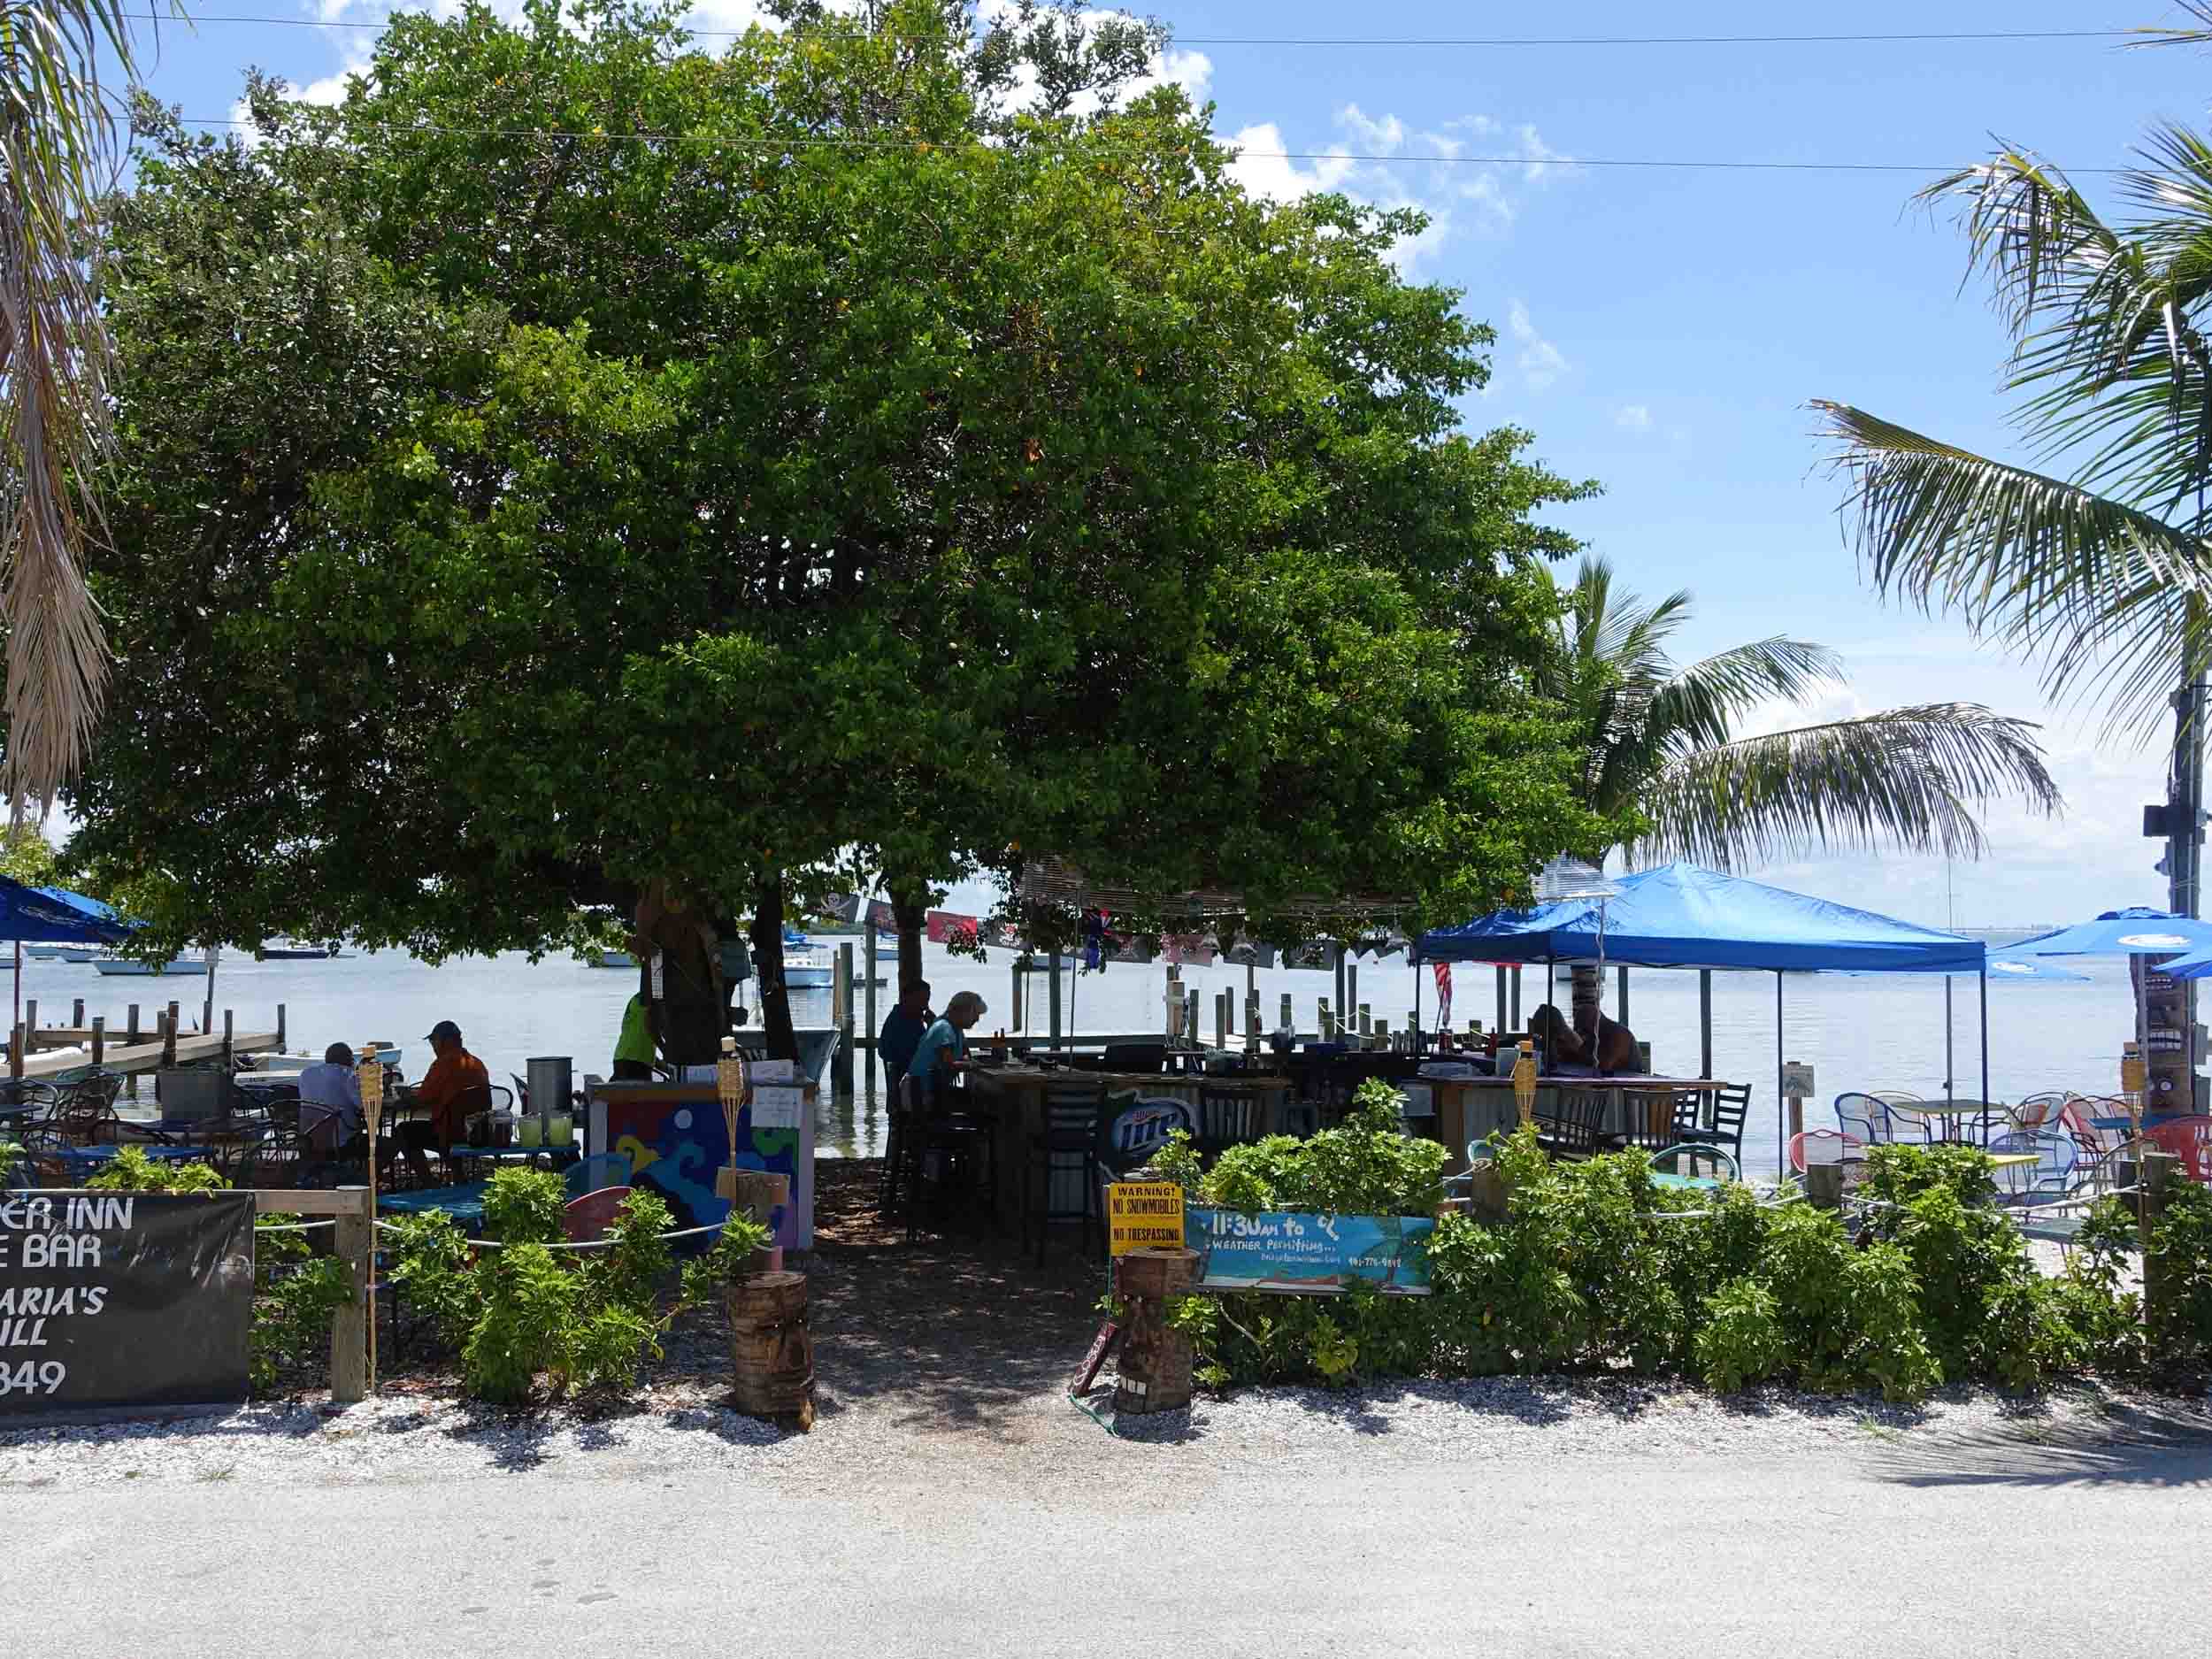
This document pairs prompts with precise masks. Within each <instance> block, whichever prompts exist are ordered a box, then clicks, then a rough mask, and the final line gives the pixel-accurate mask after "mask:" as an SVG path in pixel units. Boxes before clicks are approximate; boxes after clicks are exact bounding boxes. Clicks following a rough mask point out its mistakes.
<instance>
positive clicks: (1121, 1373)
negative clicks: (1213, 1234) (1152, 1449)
mask: <svg viewBox="0 0 2212 1659" xmlns="http://www.w3.org/2000/svg"><path fill="white" fill-rule="evenodd" d="M1197 1273H1198V1252H1197V1251H1195V1250H1175V1249H1167V1248H1161V1247H1157V1246H1155V1247H1151V1248H1144V1249H1137V1250H1132V1251H1131V1252H1130V1253H1129V1254H1128V1255H1126V1256H1123V1257H1122V1258H1121V1262H1120V1266H1119V1268H1118V1271H1117V1274H1116V1286H1117V1288H1118V1290H1119V1292H1120V1294H1121V1298H1122V1300H1123V1302H1125V1303H1126V1304H1127V1306H1128V1318H1127V1322H1126V1323H1125V1325H1123V1327H1122V1340H1121V1359H1120V1362H1119V1367H1118V1379H1117V1382H1116V1386H1115V1388H1114V1409H1115V1410H1117V1411H1128V1412H1144V1411H1172V1410H1174V1409H1177V1408H1179V1407H1181V1406H1187V1405H1188V1404H1190V1396H1191V1347H1190V1339H1189V1338H1188V1337H1187V1336H1184V1335H1182V1334H1181V1333H1179V1332H1176V1331H1171V1330H1170V1329H1169V1328H1168V1324H1167V1303H1168V1298H1170V1297H1171V1296H1183V1295H1187V1294H1189V1293H1190V1287H1191V1285H1192V1282H1193V1281H1194V1279H1196V1277H1197Z"/></svg>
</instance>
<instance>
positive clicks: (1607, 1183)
mask: <svg viewBox="0 0 2212 1659" xmlns="http://www.w3.org/2000/svg"><path fill="white" fill-rule="evenodd" d="M1494 1153H1495V1157H1496V1163H1497V1167H1498V1169H1499V1171H1500V1172H1501V1173H1502V1175H1503V1177H1504V1179H1505V1180H1506V1182H1507V1184H1508V1186H1509V1194H1510V1196H1509V1202H1508V1213H1507V1215H1506V1217H1505V1219H1504V1220H1503V1221H1502V1222H1499V1223H1495V1224H1488V1225H1486V1224H1485V1223H1484V1222H1481V1221H1477V1220H1473V1219H1471V1218H1469V1217H1465V1216H1462V1215H1451V1216H1447V1217H1443V1218H1442V1219H1441V1220H1440V1221H1439V1222H1438V1224H1437V1227H1436V1231H1435V1233H1434V1234H1433V1236H1432V1242H1431V1245H1430V1249H1429V1274H1430V1279H1431V1282H1432V1285H1433V1286H1434V1293H1433V1294H1431V1295H1429V1296H1425V1297H1408V1296H1384V1295H1381V1294H1377V1293H1374V1292H1370V1291H1365V1290H1361V1289H1353V1290H1350V1291H1348V1292H1347V1293H1346V1294H1342V1295H1339V1296H1333V1297H1301V1296H1274V1295H1259V1294H1235V1295H1225V1296H1220V1297H1211V1296H1194V1297H1191V1298H1188V1299H1187V1300H1185V1301H1183V1302H1179V1304H1178V1305H1177V1306H1176V1308H1175V1309H1174V1310H1173V1314H1172V1317H1173V1318H1174V1320H1175V1322H1176V1323H1177V1324H1178V1325H1180V1326H1181V1327H1182V1328H1183V1329H1185V1330H1186V1331H1187V1332H1188V1333H1190V1334H1191V1336H1192V1338H1193V1340H1194V1343H1195V1345H1196V1348H1197V1350H1198V1356H1199V1363H1200V1366H1201V1371H1200V1377H1201V1379H1202V1381H1204V1382H1206V1383H1208V1384H1210V1385H1211V1386H1226V1385H1230V1384H1233V1383H1240V1382H1267V1383H1284V1382H1301V1383H1322V1384H1328V1385H1336V1384H1342V1383H1348V1382H1351V1381H1354V1380H1360V1379H1375V1378H1381V1377H1479V1376H1491V1375H1495V1374H1499V1373H1502V1372H1524V1373H1534V1372H1562V1371H1566V1372H1573V1371H1583V1372H1592V1371H1621V1370H1625V1371H1629V1372H1631V1373H1633V1374H1636V1375H1640V1376H1649V1377H1688V1378H1694V1379H1699V1380H1701V1381H1703V1382H1704V1383H1706V1384H1708V1385H1709V1386H1712V1387H1714V1388H1717V1389H1721V1390H1724V1391H1726V1390H1734V1389H1739V1388H1743V1387H1747V1386H1751V1385H1753V1384H1755V1383H1759V1382H1763V1381H1766V1380H1769V1379H1781V1380H1786V1381H1790V1382H1793V1383H1796V1384H1797V1385H1799V1386H1804V1387H1809V1388H1816V1389H1838V1390H1847V1389H1861V1388H1878V1389H1880V1390H1881V1391H1882V1393H1883V1394H1884V1395H1885V1396H1886V1398H1888V1399H1891V1400H1897V1401H1911V1400H1917V1399H1920V1398H1922V1397H1923V1396H1924V1395H1925V1394H1927V1392H1928V1391H1929V1390H1930V1389H1931V1388H1933V1387H1935V1386H1938V1385H1939V1384H1941V1383H1944V1382H1947V1381H1954V1382H1955V1381H1962V1380H1967V1379H1974V1380H1981V1381H1987V1382H1993V1383H1998V1384H2001V1385H2002V1386H2007V1387H2012V1388H2026V1387H2032V1386H2037V1385H2039V1384H2040V1383H2042V1382H2044V1381H2046V1380H2047V1379H2052V1378H2055V1377H2060V1376H2070V1375H2077V1374H2080V1373H2083V1372H2088V1371H2095V1372H2099V1373H2102V1374H2106V1375H2117V1374H2128V1373H2137V1372H2142V1371H2158V1372H2163V1373H2177V1372H2193V1371H2201V1370H2204V1369H2206V1368H2208V1366H2212V1193H2207V1192H2206V1190H2205V1189H2203V1188H2201V1187H2187V1188H2185V1189H2184V1190H2182V1191H2180V1192H2177V1194H2174V1196H2173V1197H2172V1199H2171V1200H2170V1202H2169V1206H2168V1209H2167V1211H2166V1214H2165V1216H2164V1217H2163V1219H2162V1222H2161V1224H2160V1225H2159V1227H2158V1229H2157V1232H2156V1233H2155V1234H2154V1238H2153V1240H2152V1248H2153V1251H2154V1255H2155V1256H2156V1257H2157V1259H2158V1260H2159V1263H2160V1264H2161V1266H2162V1268H2163V1270H2164V1271H2165V1272H2166V1275H2167V1279H2168V1282H2169V1283H2170V1284H2171V1285H2173V1286H2174V1287H2175V1290H2174V1294H2173V1295H2172V1296H2170V1297H2169V1298H2168V1299H2166V1301H2165V1302H2164V1304H2163V1305H2162V1308H2161V1309H2160V1310H2158V1314H2157V1317H2155V1318H2154V1319H2153V1320H2152V1321H2151V1323H2150V1324H2149V1325H2146V1324H2145V1322H2144V1315H2143V1310H2142V1308H2141V1306H2140V1305H2139V1301H2138V1298H2137V1297H2136V1296H2135V1295H2134V1294H2132V1293H2123V1292H2122V1290H2121V1288H2120V1280H2121V1278H2122V1274H2123V1271H2124V1257H2125V1255H2126V1253H2127V1252H2128V1251H2129V1250H2131V1248H2134V1245H2135V1241H2136V1236H2137V1235H2136V1224H2135V1221H2134V1218H2133V1217H2131V1215H2129V1214H2128V1213H2127V1212H2126V1211H2125V1210H2124V1208H2123V1206H2122V1205H2121V1204H2120V1203H2119V1202H2117V1201H2113V1200H2107V1201H2105V1202H2103V1203H2101V1204H2100V1205H2099V1206H2097V1207H2096V1209H2095V1210H2093V1211H2092V1212H2091V1214H2090V1216H2089V1217H2088V1220H2087V1222H2086V1223H2085V1225H2084V1228H2083V1230H2082V1233H2081V1235H2080V1238H2079V1240H2078V1248H2076V1249H2075V1250H2074V1251H2073V1252H2072V1260H2071V1263H2070V1266H2069V1267H2068V1269H2067V1271H2065V1272H2064V1273H2063V1274H2062V1275H2061V1276H2060V1277H2058V1278H2055V1279H2053V1278H2047V1277H2045V1276H2044V1275H2043V1274H2042V1273H2040V1272H2039V1271H2037V1269H2036V1267H2035V1265H2034V1263H2032V1261H2031V1260H2030V1259H2029V1256H2028V1254H2027V1249H2026V1245H2025V1241H2024V1239H2023V1238H2022V1236H2021V1233H2020V1231H2019V1229H2018V1228H2017V1227H2016V1225H2014V1224H2013V1222H2012V1220H2011V1219H2010V1218H2009V1217H2008V1216H2006V1215H2005V1214H2004V1213H2003V1211H2001V1210H1999V1209H1997V1208H1996V1207H1995V1206H1994V1205H1993V1203H1991V1202H1989V1201H1990V1199H1991V1198H1992V1197H1993V1193H1994V1187H1993V1184H1992V1180H1991V1174H1990V1164H1989V1162H1988V1160H1987V1158H1986V1157H1985V1156H1983V1155H1982V1154H1981V1153H1979V1152H1978V1151H1975V1150H1973V1149H1972V1148H1934V1149H1929V1148H1914V1147H1876V1148H1870V1154H1869V1170H1868V1177H1867V1181H1866V1183H1865V1192H1866V1194H1867V1196H1869V1197H1871V1198H1873V1199H1876V1200H1878V1201H1879V1202H1878V1203H1877V1204H1876V1205H1874V1206H1872V1207H1870V1209H1869V1210H1867V1211H1866V1214H1867V1216H1868V1217H1869V1218H1868V1219H1867V1220H1865V1221H1864V1222H1863V1223H1860V1224H1858V1227H1859V1230H1858V1231H1857V1233H1849V1232H1847V1231H1846V1228H1845V1225H1844V1223H1843V1221H1842V1220H1841V1219H1840V1218H1839V1217H1838V1216H1836V1215H1835V1214H1834V1213H1833V1212H1831V1211H1827V1210H1817V1209H1815V1208H1813V1207H1812V1206H1811V1205H1809V1204H1806V1203H1802V1202H1792V1203H1785V1204H1773V1203H1769V1204H1764V1205H1763V1204H1762V1203H1761V1202H1760V1201H1759V1200H1758V1199H1757V1198H1756V1197H1755V1195H1754V1194H1752V1192H1751V1191H1750V1189H1748V1188H1747V1187H1740V1186H1734V1185H1729V1186H1724V1187H1722V1188H1721V1189H1720V1190H1719V1191H1717V1192H1715V1193H1710V1194H1699V1193H1691V1192H1685V1191H1683V1190H1681V1189H1679V1188H1674V1187H1661V1186H1658V1185H1656V1184H1655V1183H1654V1182H1653V1180H1652V1179H1651V1170H1650V1165H1649V1162H1648V1160H1647V1157H1646V1156H1645V1155H1644V1154H1642V1153H1640V1152H1624V1153H1620V1154H1617V1155H1613V1156H1604V1157H1598V1158H1592V1159H1590V1160H1588V1161H1587V1162H1584V1163H1576V1164H1566V1163H1554V1162H1553V1161H1552V1160H1551V1159H1549V1158H1548V1157H1547V1156H1545V1155H1544V1153H1543V1152H1542V1151H1541V1150H1540V1148H1538V1146H1537V1145H1536V1141H1535V1136H1534V1134H1533V1133H1532V1131H1529V1130H1522V1131H1520V1132H1519V1133H1516V1134H1514V1135H1511V1136H1506V1137H1500V1138H1498V1139H1496V1141H1494ZM1443 1157H1444V1149H1443V1148H1441V1147H1437V1146H1433V1145H1432V1144H1431V1143H1428V1142H1423V1141H1409V1140H1408V1139H1407V1138H1406V1137H1405V1136H1404V1134H1403V1133H1402V1129H1401V1125H1400V1123H1399V1118H1398V1114H1397V1110H1396V1107H1395V1102H1394V1097H1392V1096H1391V1095H1390V1094H1389V1091H1388V1090H1387V1089H1386V1088H1378V1089H1375V1090H1372V1091H1363V1095H1362V1097H1361V1099H1360V1101H1359V1102H1358V1104H1357V1110H1356V1111H1355V1113H1354V1114H1353V1116H1351V1117H1350V1118H1348V1119H1347V1120H1346V1122H1345V1124H1344V1125H1342V1126H1341V1127H1340V1128H1337V1129H1333V1130H1330V1131H1326V1132H1325V1133H1322V1134H1320V1135H1317V1136H1315V1137H1312V1138H1311V1139H1310V1140H1307V1141H1295V1140H1292V1139H1291V1138H1289V1137H1286V1136H1277V1137H1272V1138H1271V1139H1269V1140H1267V1141H1262V1142H1260V1143H1259V1144H1258V1145H1256V1146H1254V1147H1240V1148H1234V1149H1233V1150H1232V1151H1230V1152H1227V1153H1225V1154H1224V1155H1223V1156H1222V1157H1221V1158H1220V1160H1219V1162H1218V1163H1217V1164H1215V1166H1214V1167H1213V1168H1212V1169H1210V1170H1205V1171H1201V1170H1200V1168H1199V1167H1198V1163H1197V1160H1196V1158H1195V1157H1194V1156H1193V1155H1192V1153H1191V1150H1190V1148H1189V1147H1188V1145H1187V1143H1186V1142H1182V1141H1178V1142H1177V1143H1175V1144H1174V1145H1173V1146H1172V1147H1171V1149H1170V1150H1169V1152H1168V1153H1167V1154H1166V1156H1164V1158H1163V1159H1161V1160H1159V1162H1160V1164H1162V1165H1163V1166H1164V1172H1165V1173H1168V1174H1170V1175H1171V1176H1173V1177H1174V1178H1176V1179H1180V1180H1182V1181H1183V1182H1184V1184H1185V1186H1186V1187H1187V1190H1188V1191H1189V1192H1190V1194H1192V1196H1193V1198H1194V1201H1195V1202H1202V1203H1206V1204H1210V1205H1214V1206H1217V1207H1221V1208H1226V1209H1234V1210H1243V1211H1245V1212H1247V1213H1252V1212H1255V1211H1256V1210H1262V1209H1299V1210H1308V1209H1310V1210H1336V1211H1338V1212H1339V1213H1344V1214H1398V1215H1418V1214H1425V1213H1427V1212H1428V1211H1430V1210H1432V1209H1433V1208H1434V1206H1435V1202H1436V1198H1437V1193H1438V1179H1437V1178H1438V1174H1439V1172H1440V1170H1441V1168H1442V1161H1443ZM1353 1196H1356V1198H1357V1200H1358V1202H1327V1200H1328V1199H1329V1198H1332V1197H1333V1198H1339V1199H1344V1198H1350V1197H1353Z"/></svg>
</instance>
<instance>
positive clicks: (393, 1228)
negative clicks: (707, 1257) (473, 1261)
mask: <svg viewBox="0 0 2212 1659" xmlns="http://www.w3.org/2000/svg"><path fill="white" fill-rule="evenodd" d="M426 1213H427V1212H426ZM436 1213H439V1214H442V1213H443V1212H442V1211H439V1212H436ZM376 1225H377V1226H378V1227H379V1228H380V1230H382V1231H383V1232H386V1233H402V1232H404V1231H405V1230H406V1226H405V1224H404V1223H403V1222H397V1221H387V1220H385V1219H384V1218H383V1217H381V1216H380V1217H377V1222H376ZM721 1231H722V1224H721V1223H719V1222H717V1223H716V1224H715V1225H712V1226H707V1227H683V1228H680V1229H678V1230H677V1231H676V1232H674V1233H655V1234H654V1235H653V1236H654V1237H655V1238H657V1239H660V1240H672V1239H695V1238H697V1237H698V1236H699V1235H700V1234H701V1233H719V1232H721ZM468 1242H469V1248H471V1249H475V1250H503V1249H505V1248H507V1246H506V1244H505V1243H504V1242H503V1241H502V1240H498V1239H471V1240H469V1241H468ZM619 1242H620V1240H618V1239H583V1240H574V1241H570V1240H562V1241H561V1242H559V1243H556V1244H549V1245H546V1246H545V1247H544V1248H546V1249H549V1250H603V1249H605V1248H607V1247H608V1246H609V1245H611V1244H618V1243H619Z"/></svg>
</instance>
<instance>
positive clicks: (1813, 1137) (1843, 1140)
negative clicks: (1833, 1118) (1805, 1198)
mask: <svg viewBox="0 0 2212 1659" xmlns="http://www.w3.org/2000/svg"><path fill="white" fill-rule="evenodd" d="M1865 1152H1866V1142H1865V1141H1862V1140H1860V1139H1859V1137H1858V1136H1856V1135H1852V1134H1846V1133H1843V1132H1842V1131H1841V1130H1839V1129H1804V1130H1801V1131H1799V1132H1798V1133H1796V1134H1793V1135H1792V1136H1791V1137H1790V1143H1789V1161H1790V1170H1791V1171H1792V1173H1793V1174H1797V1175H1802V1174H1803V1173H1804V1172H1805V1166H1806V1165H1807V1164H1856V1163H1857V1162H1858V1161H1859V1160H1860V1158H1861V1157H1863V1156H1864V1155H1865Z"/></svg>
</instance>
